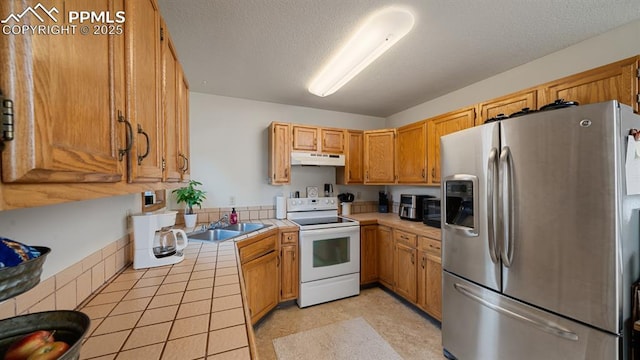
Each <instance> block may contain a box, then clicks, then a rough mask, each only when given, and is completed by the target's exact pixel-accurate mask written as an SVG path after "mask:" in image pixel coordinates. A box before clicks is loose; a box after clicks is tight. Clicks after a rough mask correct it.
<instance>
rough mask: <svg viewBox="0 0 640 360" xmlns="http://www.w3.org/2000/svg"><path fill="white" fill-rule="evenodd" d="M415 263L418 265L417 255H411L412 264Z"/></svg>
mask: <svg viewBox="0 0 640 360" xmlns="http://www.w3.org/2000/svg"><path fill="white" fill-rule="evenodd" d="M415 263H416V259H415V255H413V254H411V264H415Z"/></svg>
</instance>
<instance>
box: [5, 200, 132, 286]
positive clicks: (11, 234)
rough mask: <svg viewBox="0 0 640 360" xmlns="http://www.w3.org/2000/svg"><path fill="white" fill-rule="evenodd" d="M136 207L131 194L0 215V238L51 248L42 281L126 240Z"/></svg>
mask: <svg viewBox="0 0 640 360" xmlns="http://www.w3.org/2000/svg"><path fill="white" fill-rule="evenodd" d="M140 206H141V199H140V195H137V194H135V195H124V196H115V197H109V198H103V199H97V200H87V201H78V202H71V203H64V204H59V205H51V206H43V207H38V208H28V209H17V210H7V211H0V229H2V233H1V234H0V236H3V237H6V238H9V239H12V240H16V241H20V242H23V243H26V244H29V245H38V246H46V247H49V248H51V253H50V254H49V255H48V256H47V259H46V261H45V263H44V266H43V273H42V279H43V280H44V279H46V278H48V277H50V276H52V275H54V274H56V273H57V272H59V271H61V270H63V269H65V268H66V267H68V266H69V265H71V264H74V263H76V262H78V261H81V260H83V259H84V258H86V257H87V256H89V255H90V254H92V253H94V252H96V251H98V250H100V249H102V248H104V247H105V246H107V245H109V244H111V243H113V242H114V241H116V240H118V239H120V238H122V237H125V236H127V235H128V232H129V230H128V227H127V215H128V214H131V213H139V212H140Z"/></svg>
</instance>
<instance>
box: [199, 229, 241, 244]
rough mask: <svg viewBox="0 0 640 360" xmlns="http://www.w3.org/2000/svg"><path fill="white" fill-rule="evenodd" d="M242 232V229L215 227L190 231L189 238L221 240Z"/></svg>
mask: <svg viewBox="0 0 640 360" xmlns="http://www.w3.org/2000/svg"><path fill="white" fill-rule="evenodd" d="M240 234H242V232H241V231H234V230H226V229H214V230H205V231H198V232H193V233H189V234H187V238H189V240H205V241H221V240H227V239H230V238H232V237H235V236H238V235H240Z"/></svg>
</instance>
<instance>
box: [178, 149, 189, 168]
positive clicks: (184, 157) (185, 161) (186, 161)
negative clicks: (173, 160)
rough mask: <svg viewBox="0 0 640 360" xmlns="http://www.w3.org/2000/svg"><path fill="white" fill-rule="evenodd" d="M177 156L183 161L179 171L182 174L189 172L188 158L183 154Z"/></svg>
mask: <svg viewBox="0 0 640 360" xmlns="http://www.w3.org/2000/svg"><path fill="white" fill-rule="evenodd" d="M178 156H180V157H181V158H183V159H184V166H183V167H181V168H180V170H182V172H183V173H186V172H187V170H189V158H187V157H186V156H184V154H182V153H179V154H178Z"/></svg>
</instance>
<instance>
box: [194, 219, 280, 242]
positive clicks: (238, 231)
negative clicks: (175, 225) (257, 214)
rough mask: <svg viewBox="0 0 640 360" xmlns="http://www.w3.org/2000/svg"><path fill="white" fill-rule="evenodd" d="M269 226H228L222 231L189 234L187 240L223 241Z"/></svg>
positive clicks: (246, 224)
mask: <svg viewBox="0 0 640 360" xmlns="http://www.w3.org/2000/svg"><path fill="white" fill-rule="evenodd" d="M269 226H271V225H265V224H260V223H239V224H233V225H229V226H226V227H224V228H222V229H208V230H203V231H195V232H192V233H188V234H187V238H189V240H199V241H211V242H215V241H223V240H227V239H231V238H233V237H236V236H239V235H243V234H248V233H250V232H253V231H256V230H260V229H264V228H266V227H269Z"/></svg>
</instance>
